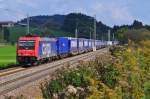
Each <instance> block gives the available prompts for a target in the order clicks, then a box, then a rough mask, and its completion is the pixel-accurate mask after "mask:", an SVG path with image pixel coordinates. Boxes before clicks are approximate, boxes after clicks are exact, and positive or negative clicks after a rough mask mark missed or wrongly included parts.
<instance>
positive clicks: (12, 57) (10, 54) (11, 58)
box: [0, 45, 16, 68]
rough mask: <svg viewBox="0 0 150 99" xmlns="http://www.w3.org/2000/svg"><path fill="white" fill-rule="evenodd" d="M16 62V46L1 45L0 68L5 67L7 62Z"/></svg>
mask: <svg viewBox="0 0 150 99" xmlns="http://www.w3.org/2000/svg"><path fill="white" fill-rule="evenodd" d="M15 63H16V47H15V46H10V45H8V46H1V47H0V68H5V67H7V65H9V64H15Z"/></svg>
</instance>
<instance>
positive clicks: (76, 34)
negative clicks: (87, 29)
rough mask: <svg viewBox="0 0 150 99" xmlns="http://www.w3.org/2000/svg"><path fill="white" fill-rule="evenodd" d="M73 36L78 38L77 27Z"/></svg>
mask: <svg viewBox="0 0 150 99" xmlns="http://www.w3.org/2000/svg"><path fill="white" fill-rule="evenodd" d="M75 38H78V29H77V28H76V29H75Z"/></svg>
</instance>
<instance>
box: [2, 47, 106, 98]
mask: <svg viewBox="0 0 150 99" xmlns="http://www.w3.org/2000/svg"><path fill="white" fill-rule="evenodd" d="M106 50H107V49H101V50H98V51H96V52H90V53H86V54H82V55H78V56H75V57H70V58H66V59H62V60H58V61H54V62H52V63H49V64H43V65H41V66H37V67H33V68H29V69H23V70H20V71H17V72H13V73H12V74H11V73H9V74H8V75H6V74H5V75H3V76H0V96H2V95H5V94H7V93H8V92H11V91H13V90H15V89H17V88H19V87H22V86H23V85H26V84H28V83H30V82H33V81H35V80H38V79H40V78H42V77H45V76H47V75H49V74H50V72H51V73H52V72H54V71H55V70H57V69H58V68H61V67H63V66H65V65H66V64H70V66H76V65H78V63H79V61H80V60H84V61H87V60H90V59H93V58H95V56H96V55H99V54H101V53H103V52H106Z"/></svg>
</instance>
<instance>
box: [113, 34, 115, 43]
mask: <svg viewBox="0 0 150 99" xmlns="http://www.w3.org/2000/svg"><path fill="white" fill-rule="evenodd" d="M113 41H115V33H113Z"/></svg>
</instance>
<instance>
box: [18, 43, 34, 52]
mask: <svg viewBox="0 0 150 99" xmlns="http://www.w3.org/2000/svg"><path fill="white" fill-rule="evenodd" d="M18 47H19V49H22V50H34V48H35V41H19V42H18Z"/></svg>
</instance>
